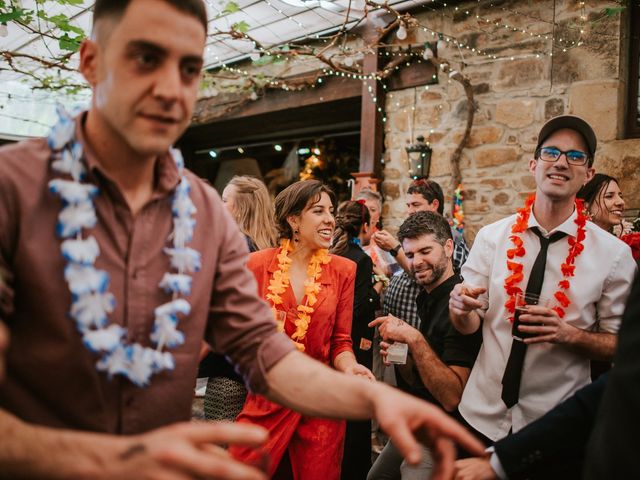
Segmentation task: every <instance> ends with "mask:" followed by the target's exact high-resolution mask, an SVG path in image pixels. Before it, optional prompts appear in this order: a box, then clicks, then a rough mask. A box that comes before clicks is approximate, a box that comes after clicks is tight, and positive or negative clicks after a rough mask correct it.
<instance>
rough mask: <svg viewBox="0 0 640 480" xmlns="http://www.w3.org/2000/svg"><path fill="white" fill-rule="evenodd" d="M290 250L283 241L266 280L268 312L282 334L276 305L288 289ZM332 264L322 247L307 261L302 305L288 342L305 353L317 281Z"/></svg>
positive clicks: (318, 286)
mask: <svg viewBox="0 0 640 480" xmlns="http://www.w3.org/2000/svg"><path fill="white" fill-rule="evenodd" d="M292 251H293V246H292V245H291V241H290V240H283V242H282V244H281V248H280V252H279V253H278V255H277V258H278V270H276V271H275V272H273V276H272V277H271V280H270V281H269V287H268V288H267V290H268V291H269V293H268V294H267V300H269V301H270V302H271V310H272V311H273V314H274V317H275V318H276V323H277V324H278V330H279V331H280V332H284V320H280V319H279V318H278V314H277V312H278V305H281V304H282V297H281V295H282V294H283V293H284V292H285V291H286V290H287V287H288V286H289V283H290V278H289V268H290V267H291V259H290V258H289V253H291V252H292ZM330 261H331V256H330V255H329V252H328V251H327V250H326V249H324V248H322V249H319V250H316V251H315V252H314V254H313V256H312V257H311V260H310V261H309V266H308V267H307V279H306V280H305V281H304V296H305V302H304V305H298V308H297V310H298V316H297V318H296V321H295V322H294V324H295V326H296V330H295V331H294V332H293V333H292V334H291V339H292V340H293V341H294V343H295V344H296V347H298V350H300V351H302V352H303V351H304V344H303V343H302V341H303V340H304V338H305V336H306V335H307V330H309V324H310V323H311V315H312V314H313V306H314V305H315V303H316V302H317V301H318V297H317V296H318V293H320V287H321V284H320V282H319V280H320V275H321V274H322V266H323V265H326V264H327V263H329V262H330Z"/></svg>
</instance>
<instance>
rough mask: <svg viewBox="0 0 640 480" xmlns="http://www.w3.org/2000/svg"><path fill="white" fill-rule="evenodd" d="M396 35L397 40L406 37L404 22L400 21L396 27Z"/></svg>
mask: <svg viewBox="0 0 640 480" xmlns="http://www.w3.org/2000/svg"><path fill="white" fill-rule="evenodd" d="M396 37H398V40H404V39H406V38H407V28H406V27H405V26H404V23H401V24H400V26H399V27H398V31H397V32H396Z"/></svg>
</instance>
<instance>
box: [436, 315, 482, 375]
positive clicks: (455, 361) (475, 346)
mask: <svg viewBox="0 0 640 480" xmlns="http://www.w3.org/2000/svg"><path fill="white" fill-rule="evenodd" d="M481 345H482V328H479V329H478V330H476V331H475V332H474V333H472V334H469V335H463V334H462V333H460V332H458V331H457V330H456V329H455V328H453V325H450V327H449V331H448V332H447V334H446V335H445V337H444V348H443V350H442V361H443V363H445V364H446V365H455V366H456V367H463V368H469V369H470V368H472V367H473V364H474V363H475V361H476V357H477V356H478V352H479V351H480V346H481Z"/></svg>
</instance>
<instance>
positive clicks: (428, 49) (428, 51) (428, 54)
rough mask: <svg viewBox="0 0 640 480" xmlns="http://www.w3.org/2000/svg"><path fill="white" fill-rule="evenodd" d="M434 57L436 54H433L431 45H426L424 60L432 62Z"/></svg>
mask: <svg viewBox="0 0 640 480" xmlns="http://www.w3.org/2000/svg"><path fill="white" fill-rule="evenodd" d="M433 57H435V54H434V53H433V50H431V44H430V43H426V44H425V45H424V52H422V58H424V59H425V60H431V59H432V58H433Z"/></svg>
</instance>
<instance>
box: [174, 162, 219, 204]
mask: <svg viewBox="0 0 640 480" xmlns="http://www.w3.org/2000/svg"><path fill="white" fill-rule="evenodd" d="M183 172H184V176H185V177H186V178H187V180H188V181H189V185H191V191H193V192H197V193H198V194H201V195H203V196H204V197H206V198H208V199H210V200H212V201H213V202H214V203H218V202H220V203H222V200H221V199H220V194H219V193H218V191H217V190H216V189H215V188H213V186H212V185H211V184H210V183H208V182H207V181H206V180H204V179H203V178H201V177H199V176H198V175H196V174H195V173H193V172H192V171H191V170H189V169H188V168H185V169H184V170H183Z"/></svg>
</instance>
